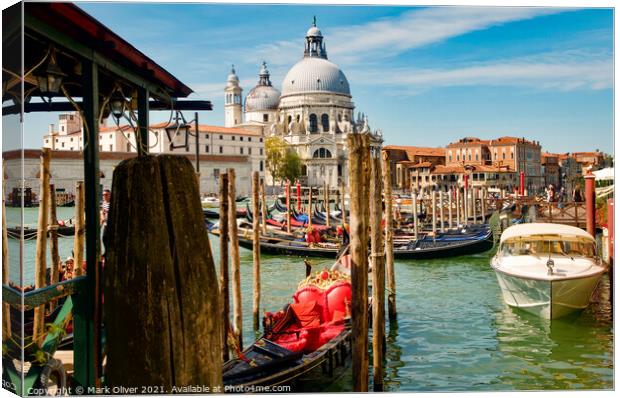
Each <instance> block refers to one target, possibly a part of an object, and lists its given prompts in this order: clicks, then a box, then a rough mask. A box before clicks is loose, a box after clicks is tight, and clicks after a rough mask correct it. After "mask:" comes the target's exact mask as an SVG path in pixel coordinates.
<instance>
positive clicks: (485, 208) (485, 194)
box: [480, 187, 488, 223]
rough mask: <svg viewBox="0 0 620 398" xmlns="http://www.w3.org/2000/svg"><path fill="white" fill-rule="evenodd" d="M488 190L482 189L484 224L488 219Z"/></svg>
mask: <svg viewBox="0 0 620 398" xmlns="http://www.w3.org/2000/svg"><path fill="white" fill-rule="evenodd" d="M487 196H488V194H487V188H486V187H482V198H481V202H480V203H481V206H482V223H484V222H485V221H486V217H487Z"/></svg>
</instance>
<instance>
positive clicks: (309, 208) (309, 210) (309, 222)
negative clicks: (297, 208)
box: [308, 186, 312, 227]
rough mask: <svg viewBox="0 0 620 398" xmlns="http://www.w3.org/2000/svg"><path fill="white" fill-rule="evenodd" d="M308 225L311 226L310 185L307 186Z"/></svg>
mask: <svg viewBox="0 0 620 398" xmlns="http://www.w3.org/2000/svg"><path fill="white" fill-rule="evenodd" d="M308 226H309V227H311V226H312V186H309V187H308Z"/></svg>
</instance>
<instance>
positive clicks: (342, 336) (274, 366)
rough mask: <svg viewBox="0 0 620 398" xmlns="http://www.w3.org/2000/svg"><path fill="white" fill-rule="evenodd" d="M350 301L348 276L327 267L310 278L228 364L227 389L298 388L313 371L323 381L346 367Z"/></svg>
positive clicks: (226, 369) (226, 373)
mask: <svg viewBox="0 0 620 398" xmlns="http://www.w3.org/2000/svg"><path fill="white" fill-rule="evenodd" d="M350 302H351V283H350V277H349V276H348V275H346V274H344V273H341V272H339V271H337V270H331V271H328V270H323V271H319V272H316V273H314V274H312V275H310V276H308V277H307V278H306V279H304V280H303V281H302V282H300V284H299V286H298V289H297V291H296V292H295V294H294V295H293V302H292V303H290V304H287V305H286V306H285V307H284V308H283V309H282V310H281V311H278V312H275V313H269V312H268V313H266V315H265V318H264V320H263V326H264V334H263V335H262V336H261V337H260V338H259V339H258V340H256V341H255V342H254V343H253V344H252V345H251V346H250V347H248V348H247V349H246V350H245V351H243V352H241V353H239V352H238V353H237V355H236V356H237V358H235V359H232V360H230V361H227V362H226V363H225V364H224V368H223V379H224V384H225V385H226V386H228V389H227V391H236V390H235V389H234V387H243V386H276V385H287V386H292V387H293V388H295V387H297V388H299V387H300V384H302V383H303V382H304V381H307V380H308V379H309V378H310V377H311V376H312V375H313V374H316V379H314V381H315V382H317V381H319V380H320V381H321V382H322V383H325V381H326V380H327V379H328V378H331V377H334V376H335V375H336V373H338V372H337V371H338V370H340V371H342V370H344V369H345V368H346V363H347V358H348V356H349V354H350V348H349V343H350V335H351V330H350V306H349V304H350ZM317 373H318V374H317ZM241 391H242V390H240V392H241Z"/></svg>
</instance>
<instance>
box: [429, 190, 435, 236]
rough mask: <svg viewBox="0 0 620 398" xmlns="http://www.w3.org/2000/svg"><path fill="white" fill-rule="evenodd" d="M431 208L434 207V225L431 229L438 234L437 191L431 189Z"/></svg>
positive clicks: (432, 211)
mask: <svg viewBox="0 0 620 398" xmlns="http://www.w3.org/2000/svg"><path fill="white" fill-rule="evenodd" d="M430 192H431V206H432V210H431V213H432V220H433V225H432V227H431V231H433V233H435V232H437V191H436V190H435V189H434V188H433V189H431V191H430Z"/></svg>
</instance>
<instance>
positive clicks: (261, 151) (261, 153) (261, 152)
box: [260, 148, 263, 156]
mask: <svg viewBox="0 0 620 398" xmlns="http://www.w3.org/2000/svg"><path fill="white" fill-rule="evenodd" d="M260 155H261V156H263V148H260Z"/></svg>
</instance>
